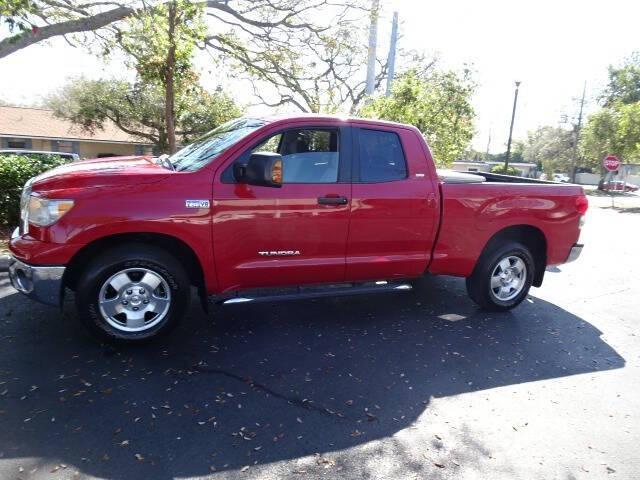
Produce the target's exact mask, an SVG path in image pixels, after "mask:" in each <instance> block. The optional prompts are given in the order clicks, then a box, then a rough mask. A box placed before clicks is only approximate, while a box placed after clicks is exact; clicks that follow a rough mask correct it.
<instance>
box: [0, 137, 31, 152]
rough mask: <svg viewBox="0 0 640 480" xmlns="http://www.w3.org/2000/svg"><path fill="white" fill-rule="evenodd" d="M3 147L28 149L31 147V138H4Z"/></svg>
mask: <svg viewBox="0 0 640 480" xmlns="http://www.w3.org/2000/svg"><path fill="white" fill-rule="evenodd" d="M1 143H2V148H14V149H17V150H28V149H30V148H31V139H30V138H3V139H2V142H1Z"/></svg>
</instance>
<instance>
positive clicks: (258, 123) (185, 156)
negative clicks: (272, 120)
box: [169, 118, 265, 172]
mask: <svg viewBox="0 0 640 480" xmlns="http://www.w3.org/2000/svg"><path fill="white" fill-rule="evenodd" d="M264 124H265V122H263V121H262V120H256V119H254V118H238V119H235V120H231V121H230V122H227V123H223V124H222V125H220V126H219V127H217V128H214V129H213V130H211V131H210V132H209V133H207V134H205V135H204V136H202V137H200V138H199V139H198V140H196V141H194V142H193V143H192V144H190V145H187V146H186V147H184V148H183V149H182V150H179V151H178V152H176V153H174V154H173V155H171V156H170V157H169V161H170V162H171V163H172V164H173V167H174V168H175V169H176V170H177V171H179V172H184V171H189V172H193V171H194V170H198V169H199V168H201V167H203V166H205V165H206V164H208V163H209V162H211V161H212V160H213V159H214V158H216V157H217V156H218V155H220V154H221V153H222V152H224V151H225V150H226V149H227V148H229V147H230V146H231V145H233V144H234V143H236V142H237V141H239V140H241V139H242V138H244V137H246V136H247V135H249V134H250V133H251V132H253V131H255V130H257V129H258V128H260V127H262V126H263V125H264Z"/></svg>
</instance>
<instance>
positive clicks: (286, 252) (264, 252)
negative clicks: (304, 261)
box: [258, 250, 300, 257]
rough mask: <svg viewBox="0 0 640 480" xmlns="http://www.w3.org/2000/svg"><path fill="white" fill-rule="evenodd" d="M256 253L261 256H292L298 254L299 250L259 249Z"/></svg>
mask: <svg viewBox="0 0 640 480" xmlns="http://www.w3.org/2000/svg"><path fill="white" fill-rule="evenodd" d="M258 255H260V256H262V257H293V256H295V255H300V250H261V251H259V252H258Z"/></svg>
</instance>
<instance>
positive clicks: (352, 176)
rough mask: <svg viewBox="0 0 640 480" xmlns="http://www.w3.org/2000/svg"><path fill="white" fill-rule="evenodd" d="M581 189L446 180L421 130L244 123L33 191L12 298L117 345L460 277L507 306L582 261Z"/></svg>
mask: <svg viewBox="0 0 640 480" xmlns="http://www.w3.org/2000/svg"><path fill="white" fill-rule="evenodd" d="M587 205H588V204H587V200H586V197H585V196H584V194H583V192H582V189H581V187H578V186H575V185H566V184H564V185H563V184H556V183H550V182H540V181H535V180H526V179H519V178H515V177H507V176H499V175H491V174H478V175H470V174H462V173H455V172H438V171H436V167H435V164H434V162H433V159H432V157H431V153H430V151H429V147H428V146H427V144H426V143H425V141H424V139H423V137H422V135H421V134H420V132H419V131H418V130H417V129H416V128H414V127H411V126H407V125H401V124H396V123H389V122H382V121H372V120H363V119H345V118H336V117H327V116H319V115H310V116H291V115H289V116H280V117H269V118H242V119H238V120H234V121H231V122H229V123H226V124H224V125H222V126H220V127H218V128H216V129H215V130H213V131H211V132H210V133H208V134H207V135H205V136H204V137H202V138H201V139H199V140H197V141H195V142H194V143H193V144H191V145H188V146H187V147H185V148H184V149H182V150H180V151H179V152H177V153H176V154H174V155H172V156H170V157H166V156H163V157H160V158H158V159H153V158H147V157H130V158H119V159H100V160H87V161H83V162H77V163H73V164H69V165H64V166H61V167H58V168H56V169H53V170H51V171H48V172H46V173H44V174H42V175H40V176H38V177H36V178H34V179H32V180H30V181H29V182H28V183H27V184H26V185H25V187H24V192H23V196H22V205H21V209H22V212H21V218H22V220H21V225H20V227H19V228H18V229H16V232H15V233H14V235H13V238H12V240H11V247H10V248H11V252H12V254H13V258H12V263H11V265H10V277H11V281H12V283H13V285H14V287H15V288H16V289H18V290H19V291H21V292H22V293H25V294H26V295H28V296H30V297H32V298H34V299H36V300H39V301H41V302H44V303H47V304H52V305H56V304H59V303H60V302H61V298H62V296H63V295H64V292H65V289H67V288H68V289H71V290H73V291H75V298H76V305H77V309H78V316H79V318H80V319H82V321H83V322H84V323H85V324H86V325H87V326H88V327H89V328H90V329H91V330H92V331H93V332H95V333H97V334H99V335H100V336H101V337H102V338H104V339H107V340H121V341H141V340H145V339H148V338H151V337H154V336H156V335H158V334H161V333H164V332H167V331H169V330H170V329H171V328H172V327H173V326H175V325H176V324H177V323H178V322H179V320H180V318H181V317H182V316H183V315H184V313H185V310H186V309H187V307H188V305H189V303H190V302H189V300H190V294H191V290H192V289H191V287H192V286H195V287H196V288H197V291H198V292H199V294H200V296H201V298H203V299H204V300H205V301H203V305H205V306H206V305H207V301H206V299H207V298H208V297H209V296H215V298H216V299H217V301H218V302H221V303H224V304H232V303H239V302H258V301H265V300H269V301H273V300H275V299H290V298H309V297H318V296H335V295H345V294H355V293H374V292H388V291H403V290H410V289H411V283H408V282H409V281H410V280H411V279H413V278H416V277H420V276H421V275H424V274H426V273H432V274H443V275H455V276H460V277H465V278H466V282H467V290H468V292H469V295H470V297H471V298H472V299H473V300H474V301H475V302H476V303H478V304H479V305H480V306H481V307H484V308H489V309H496V310H506V309H510V308H513V307H515V306H516V305H518V304H519V303H520V302H521V301H522V300H523V299H524V298H525V297H526V295H527V293H528V291H529V288H530V287H531V286H532V285H534V286H540V285H541V283H542V279H543V276H544V272H545V268H546V267H547V266H548V265H554V264H559V263H563V262H568V261H571V260H573V259H574V258H576V257H577V256H578V255H579V253H580V251H581V248H582V245H580V244H578V239H579V235H580V227H581V223H582V219H583V215H584V214H585V212H586V210H587Z"/></svg>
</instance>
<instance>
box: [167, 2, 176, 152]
mask: <svg viewBox="0 0 640 480" xmlns="http://www.w3.org/2000/svg"><path fill="white" fill-rule="evenodd" d="M175 28H176V3H175V2H170V3H169V52H168V53H167V78H166V79H165V123H166V125H167V141H168V143H169V153H170V154H173V153H175V152H176V126H175V121H174V120H175V118H174V100H175V99H174V96H175V95H174V77H175V65H176V42H175Z"/></svg>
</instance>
